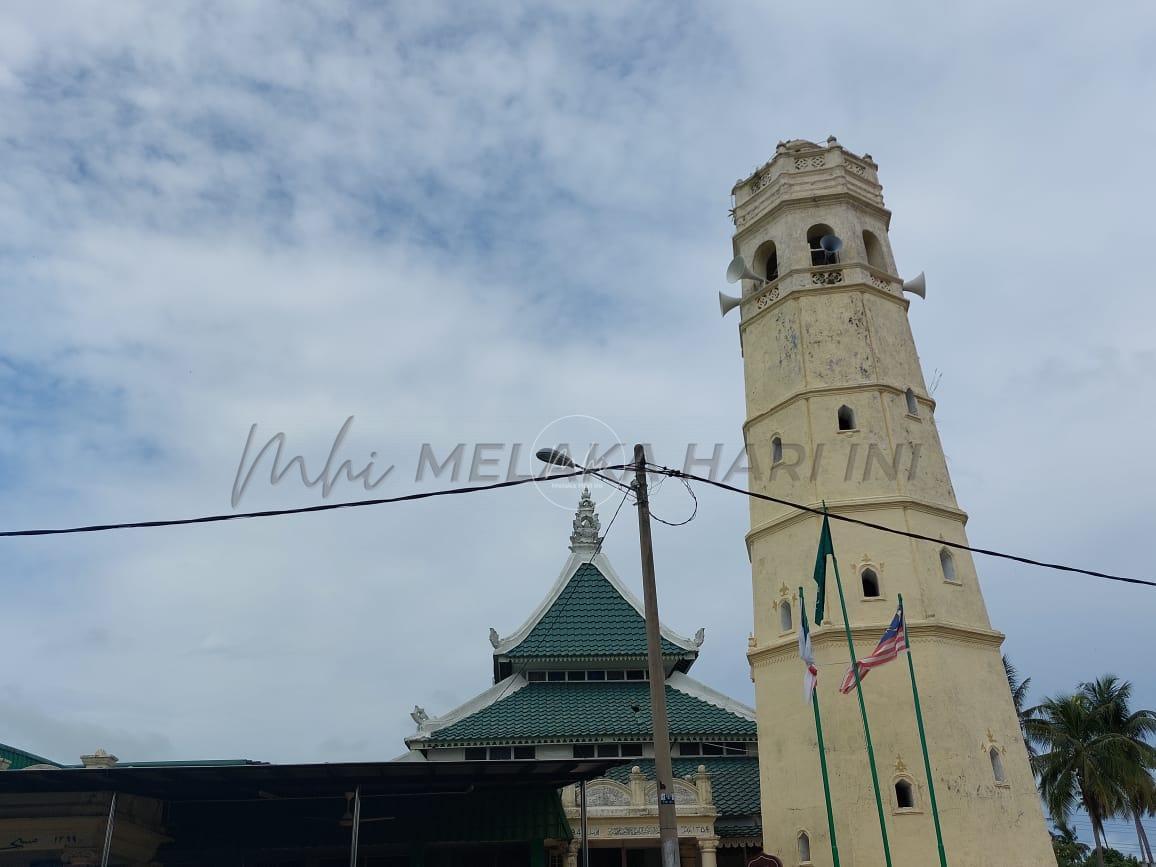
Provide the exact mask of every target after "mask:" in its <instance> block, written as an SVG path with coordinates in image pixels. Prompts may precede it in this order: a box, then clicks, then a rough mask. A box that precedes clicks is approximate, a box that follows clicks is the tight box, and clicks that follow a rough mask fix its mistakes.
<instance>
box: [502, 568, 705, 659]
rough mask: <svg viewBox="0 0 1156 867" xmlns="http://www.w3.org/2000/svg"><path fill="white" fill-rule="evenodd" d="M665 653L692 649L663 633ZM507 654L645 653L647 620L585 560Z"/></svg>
mask: <svg viewBox="0 0 1156 867" xmlns="http://www.w3.org/2000/svg"><path fill="white" fill-rule="evenodd" d="M662 653H663V655H664V656H685V655H687V654H693V653H694V651H691V650H686V649H685V648H682V647H679V646H677V645H676V644H673V643H672V642H670V641H668V640H667V639H666V638H663V639H662ZM504 655H505V656H508V657H510V658H511V659H527V658H536V659H543V658H550V659H557V658H566V657H599V656H615V657H622V656H635V657H645V656H646V622H645V621H644V620H643V618H642V615H640V614H639V613H638V612H637V611H636V610H635V609H634V606H633V605H631V604H630V603H629V602H627V601H626V600H625V599H623V598H622V595H621V594H620V593H619V592H618V591H617V590H616V589H615V588H614V585H612V584H611V583H610V581H609V580H608V579H607V578H606V576H604V575H603V574H602V573H601V572H600V571H598V567H597V566H594V565H593V564H591V563H584V564H583V565H582V566H579V567H578V571H577V572H575V573H574V575H573V576H572V577H571V578H570V580H569V581H568V582H567V583H566V586H565V587H564V588H563V589H562V592H561V593H560V594H558V598H557V599H555V600H554V603H553V604H552V605H551V606H550V607H549V609H547V611H546V612H545V613H544V614H543V615H542V617H541V619H539V620H538V622H537V623H536V624H535V625H534V628H533V629H531V630H530V633H529V634H528V635H527V636H526V637H525V638H523V639H522V640H521V641H520V642H519V643H518V644H517V645H516V646H514V647H512V648H510V649H509V650H507V651H506V652H505V654H504Z"/></svg>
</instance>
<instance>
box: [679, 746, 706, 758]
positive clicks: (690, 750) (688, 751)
mask: <svg viewBox="0 0 1156 867" xmlns="http://www.w3.org/2000/svg"><path fill="white" fill-rule="evenodd" d="M678 754H679V755H680V756H701V755H702V744H679V745H678Z"/></svg>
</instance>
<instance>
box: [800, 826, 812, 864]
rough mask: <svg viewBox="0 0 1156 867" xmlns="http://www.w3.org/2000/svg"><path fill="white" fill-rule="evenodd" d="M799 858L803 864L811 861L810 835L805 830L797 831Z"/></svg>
mask: <svg viewBox="0 0 1156 867" xmlns="http://www.w3.org/2000/svg"><path fill="white" fill-rule="evenodd" d="M799 860H800V861H801V862H802V863H804V864H810V863H811V837H810V835H809V834H808V833H807V832H806V831H800V832H799Z"/></svg>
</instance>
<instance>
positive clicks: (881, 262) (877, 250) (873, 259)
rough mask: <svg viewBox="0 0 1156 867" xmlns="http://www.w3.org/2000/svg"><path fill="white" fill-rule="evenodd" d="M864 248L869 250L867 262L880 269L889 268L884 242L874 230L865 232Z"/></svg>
mask: <svg viewBox="0 0 1156 867" xmlns="http://www.w3.org/2000/svg"><path fill="white" fill-rule="evenodd" d="M863 249H864V250H866V251H867V264H868V265H870V266H871V267H872V268H878V269H879V270H880V271H886V270H887V257H886V256H884V255H883V244H882V243H880V241H879V239H878V238H877V237H876V236H875V233H873V232H864V233H863Z"/></svg>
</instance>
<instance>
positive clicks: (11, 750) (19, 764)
mask: <svg viewBox="0 0 1156 867" xmlns="http://www.w3.org/2000/svg"><path fill="white" fill-rule="evenodd" d="M0 759H7V760H8V761H9V762H10V763H11V764H10V766H9V770H13V771H19V770H20V769H22V768H27V767H30V766H32V765H51V766H53V767H60V765H59V763H58V762H54V761H52V760H51V759H46V758H43V757H42V756H38V755H36V754H35V753H30V752H27V751H26V750H21V749H18V748H16V747H10V746H8V744H0Z"/></svg>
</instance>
